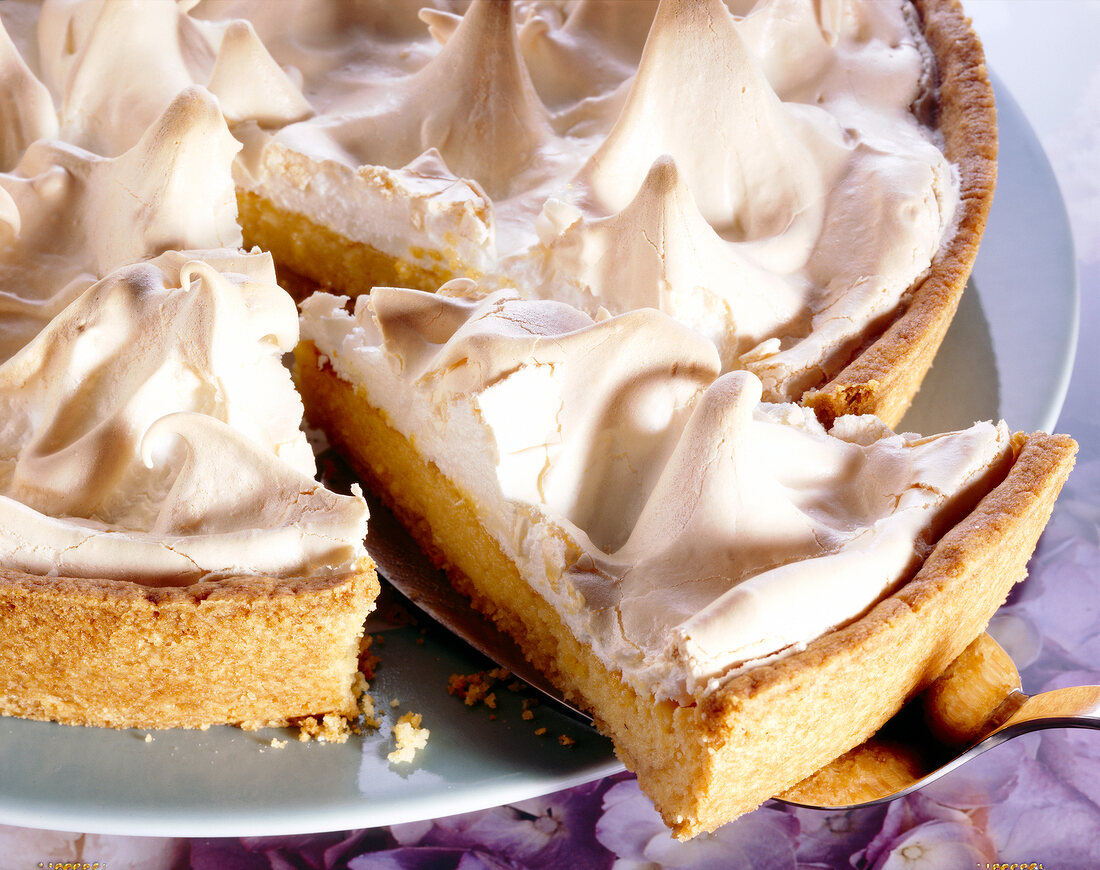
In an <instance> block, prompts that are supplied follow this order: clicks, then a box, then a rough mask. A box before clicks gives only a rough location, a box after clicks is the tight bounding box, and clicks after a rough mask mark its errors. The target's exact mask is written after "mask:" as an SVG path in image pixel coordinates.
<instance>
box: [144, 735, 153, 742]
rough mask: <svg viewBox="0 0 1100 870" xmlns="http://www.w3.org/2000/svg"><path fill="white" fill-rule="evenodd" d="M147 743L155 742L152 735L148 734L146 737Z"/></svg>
mask: <svg viewBox="0 0 1100 870" xmlns="http://www.w3.org/2000/svg"><path fill="white" fill-rule="evenodd" d="M145 742H146V743H152V742H153V735H152V734H146V735H145Z"/></svg>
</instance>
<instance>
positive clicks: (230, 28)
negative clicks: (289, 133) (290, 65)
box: [207, 19, 313, 127]
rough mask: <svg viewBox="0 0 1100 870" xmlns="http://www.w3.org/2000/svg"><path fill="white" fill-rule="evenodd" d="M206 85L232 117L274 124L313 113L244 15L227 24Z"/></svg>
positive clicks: (284, 122) (290, 121)
mask: <svg viewBox="0 0 1100 870" xmlns="http://www.w3.org/2000/svg"><path fill="white" fill-rule="evenodd" d="M207 87H208V88H209V89H210V91H211V92H212V93H214V94H215V95H216V96H217V97H218V102H219V103H220V104H221V110H222V113H223V114H224V115H225V117H226V118H227V119H229V120H230V121H244V120H254V121H256V122H257V123H259V124H260V125H261V126H271V127H274V126H281V125H283V124H289V123H292V122H294V121H301V120H303V119H305V118H308V117H309V116H310V115H312V114H313V109H312V107H311V106H310V105H309V102H308V101H307V100H306V98H305V97H304V96H303V95H302V92H301V91H300V90H299V89H298V88H297V87H296V86H295V85H294V83H293V82H291V80H290V79H289V77H288V76H287V74H286V73H285V72H283V70H282V68H281V67H280V66H279V65H278V64H277V63H275V61H274V59H273V58H272V57H271V55H270V54H269V53H268V51H267V49H266V48H265V47H264V45H263V43H262V42H260V38H259V37H258V36H257V35H256V31H255V29H254V28H253V27H252V25H251V24H250V23H249V22H247V21H244V20H242V19H237V20H233V21H230V22H228V23H227V24H226V27H225V33H224V34H223V35H222V41H221V45H220V47H219V48H218V56H217V59H216V60H215V61H214V68H213V69H212V70H211V72H210V81H209V83H208V84H207Z"/></svg>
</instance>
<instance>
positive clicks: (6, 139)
mask: <svg viewBox="0 0 1100 870" xmlns="http://www.w3.org/2000/svg"><path fill="white" fill-rule="evenodd" d="M0 82H2V83H3V87H2V88H0V172H7V171H8V170H10V169H11V168H12V167H13V166H15V164H16V163H18V162H19V158H20V157H21V156H22V155H23V152H24V151H25V150H26V148H27V146H28V145H30V144H31V142H34V141H35V140H36V139H46V138H50V137H53V136H56V135H57V114H56V112H55V111H54V106H53V99H52V98H51V97H50V92H49V91H48V90H47V89H46V86H45V85H44V84H42V82H40V81H39V80H38V79H37V78H36V77H35V75H34V73H33V72H31V70H30V67H28V66H27V64H26V62H25V61H24V60H23V57H22V55H21V54H20V53H19V51H18V50H17V49H16V47H15V43H14V42H13V41H12V39H11V37H10V36H9V35H8V32H7V29H6V28H5V27H4V21H3V19H0Z"/></svg>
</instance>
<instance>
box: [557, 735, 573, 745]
mask: <svg viewBox="0 0 1100 870" xmlns="http://www.w3.org/2000/svg"><path fill="white" fill-rule="evenodd" d="M576 742H577V741H576V740H574V739H573V738H572V737H570V736H569V735H568V734H559V735H558V744H559V745H561V746H572V745H573V744H574V743H576Z"/></svg>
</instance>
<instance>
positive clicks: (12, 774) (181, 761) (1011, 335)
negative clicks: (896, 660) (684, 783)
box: [0, 88, 1077, 837]
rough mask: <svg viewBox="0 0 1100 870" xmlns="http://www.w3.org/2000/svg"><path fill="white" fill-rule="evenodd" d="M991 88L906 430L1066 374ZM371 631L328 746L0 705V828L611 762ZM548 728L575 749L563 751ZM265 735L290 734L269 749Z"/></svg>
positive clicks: (1019, 422)
mask: <svg viewBox="0 0 1100 870" xmlns="http://www.w3.org/2000/svg"><path fill="white" fill-rule="evenodd" d="M999 96H1000V119H1001V162H1000V184H999V187H998V192H997V199H996V202H995V204H994V211H993V215H992V218H991V221H990V224H989V229H988V232H987V234H986V237H985V240H984V242H983V245H982V255H981V257H979V260H978V265H977V268H976V270H975V273H974V282H973V283H974V285H976V289H977V293H974V292H968V293H967V294H966V295H965V297H964V300H963V303H962V306H961V308H960V310H959V314H958V316H957V317H956V319H955V321H954V323H953V325H952V327H951V331H950V333H949V335H948V338H947V341H946V343H945V346H944V348H943V349H942V351H941V352H940V355H939V357H938V359H937V362H936V365H935V366H934V368H933V369H932V372H931V374H930V375H929V377H928V379H927V380H926V382H925V386H924V389H923V390H922V391H921V393H920V395H919V396H918V399H917V401H916V403H915V404H914V406H913V408H912V410H911V412H910V414H909V415H908V417H907V418H906V420H905V422H904V424H903V428H904V429H907V430H910V431H918V432H923V433H930V432H934V431H944V430H946V429H953V428H960V427H963V426H966V425H968V424H969V423H970V422H971V421H973V420H975V419H983V418H997V417H1004V418H1006V419H1007V420H1008V421H1009V423H1010V425H1012V426H1013V427H1014V428H1018V429H1027V430H1032V429H1050V428H1051V427H1052V426H1053V424H1054V421H1055V418H1056V417H1057V414H1058V409H1059V408H1060V407H1061V403H1062V399H1063V397H1064V394H1065V390H1066V387H1067V383H1068V378H1069V369H1070V361H1071V360H1072V359H1073V349H1074V342H1075V337H1076V334H1077V287H1076V274H1075V266H1074V262H1075V261H1074V257H1073V251H1072V242H1071V239H1070V235H1069V227H1068V223H1067V220H1066V215H1065V210H1064V207H1063V205H1062V201H1061V199H1060V196H1059V193H1058V188H1057V185H1056V183H1055V180H1054V176H1053V174H1052V172H1051V169H1050V166H1049V164H1048V163H1047V160H1046V157H1045V156H1044V154H1043V152H1042V149H1041V148H1040V146H1039V144H1038V141H1037V140H1036V138H1035V136H1034V134H1033V133H1032V131H1031V128H1030V127H1029V125H1028V123H1027V121H1026V120H1025V119H1024V117H1023V115H1022V114H1021V113H1020V110H1019V109H1018V108H1017V107H1016V105H1015V103H1014V102H1013V101H1012V99H1011V98H1010V97H1009V96H1008V94H1007V93H1005V92H1004V89H1003V88H1001V89H999ZM375 630H377V626H375ZM382 635H383V637H384V642H383V644H382V646H381V647H380V648H379V649H378V652H379V653H380V654H381V655H382V657H383V663H382V666H381V667H380V668H379V671H378V676H377V679H376V680H375V682H374V686H373V688H374V692H373V694H374V695H375V697H376V698H377V700H378V702H379V707H380V708H381V709H382V711H383V712H384V713H385V714H386V715H385V719H386V724H385V726H384V727H383V728H382V729H381V730H380V731H379V732H378V733H376V734H370V735H366V736H363V737H356V738H353V739H352V740H350V741H349V742H348V743H346V744H343V745H340V746H327V745H319V744H317V743H310V744H302V743H298V742H296V741H295V740H294V737H293V735H292V734H290V733H289V732H283V731H280V730H267V731H262V732H255V733H248V732H243V731H239V730H237V729H232V728H212V729H210V730H209V731H206V732H194V731H162V732H153V733H152V735H151V737H152V740H151V741H148V742H147V741H146V732H144V731H109V730H104V729H85V728H70V727H64V726H59V725H53V724H48V723H40V722H29V721H23V720H17V719H6V718H0V771H2V773H0V823H7V824H13V825H22V826H26V827H40V828H54V829H59V830H70V831H80V832H96V833H114V834H144V835H163V836H205V837H212V836H245V835H262V834H290V833H304V832H314V831H324V830H343V829H350V828H358V827H372V826H376V825H387V824H395V823H399V822H405V821H413V820H417V819H424V818H436V817H439V816H444V815H448V814H452V813H458V812H463V811H468V810H475V809H481V808H485V807H490V806H497V805H499V804H503V803H508V802H513V801H517V800H521V799H524V798H528V797H532V796H535V795H539V794H545V793H548V792H551V791H555V790H557V789H561V788H566V787H569V786H571V785H575V784H579V783H581V782H585V781H588V780H591V779H595V778H597V777H601V776H605V775H607V774H609V773H612V772H614V771H616V770H619V769H621V766H620V765H619V763H618V762H617V761H616V760H615V758H614V756H613V754H612V752H611V746H610V743H609V742H608V741H606V740H605V739H603V738H601V737H599V736H597V735H596V734H595V733H593V732H592V731H591V730H589V729H588V728H586V727H584V726H582V725H578V724H575V723H573V722H572V720H570V719H568V718H566V717H564V716H563V715H561V714H559V713H556V712H555V711H554V710H552V709H550V708H549V707H546V706H540V707H538V708H537V715H536V719H535V720H534V721H525V720H524V719H522V717H521V710H520V699H519V697H517V696H513V695H512V694H511V693H509V692H507V691H502V692H499V693H498V694H499V695H500V696H501V698H502V705H501V709H500V710H499V711H498V712H497V715H496V719H495V720H493V719H490V712H489V711H488V710H487V709H485V708H478V709H467V708H465V707H463V705H462V704H461V703H460V702H459V701H458V700H457V699H455V698H453V697H451V696H449V695H448V694H447V691H446V685H447V678H448V676H449V675H450V674H452V673H455V672H472V671H476V670H478V669H480V668H483V667H484V666H485V664H484V661H483V660H481V659H480V658H479V657H478V656H477V655H476V654H474V653H471V652H469V651H467V650H465V649H464V648H463V647H461V646H458V645H456V644H454V643H452V642H450V641H449V639H448V638H447V637H445V636H443V635H441V634H437V633H429V634H427V635H424V636H422V635H421V634H420V633H419V632H418V631H417V630H416V629H413V628H408V627H406V628H388V627H387V628H385V630H384V631H382ZM74 654H79V651H75V650H74ZM391 700H397V701H399V702H400V703H399V707H398V708H397V709H396V710H393V711H391V710H390V708H389V702H390V701H391ZM405 710H413V711H417V712H420V713H421V714H422V715H423V720H424V725H425V726H426V727H428V728H429V729H430V730H431V732H432V733H431V739H430V741H429V743H428V747H427V749H425V750H424V751H423V752H422V753H421V754H420V755H419V756H418V758H417V761H416V762H415V763H414V764H412V765H391V764H389V763H388V762H387V761H386V759H385V756H386V753H387V752H389V751H390V749H391V748H392V739H391V737H390V734H389V722H391V721H393V720H395V719H396V718H397V715H398V714H400V712H402V711H405ZM541 726H545V727H546V729H547V732H546V734H545V735H542V736H540V735H538V734H536V733H535V729H536V728H537V727H541ZM559 734H566V735H568V736H569V737H570V738H572V739H573V740H575V741H576V742H575V744H574V745H573V746H571V747H568V748H566V747H562V746H560V745H559V744H558V742H557V736H558V735H559ZM272 738H278V739H283V740H287V745H286V746H285V747H283V748H281V749H277V748H273V747H272V746H271V745H270V744H271V740H272Z"/></svg>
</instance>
